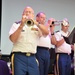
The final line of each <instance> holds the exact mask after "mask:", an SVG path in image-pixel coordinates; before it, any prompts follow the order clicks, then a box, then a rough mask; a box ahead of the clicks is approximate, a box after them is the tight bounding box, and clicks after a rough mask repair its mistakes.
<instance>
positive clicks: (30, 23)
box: [26, 19, 34, 26]
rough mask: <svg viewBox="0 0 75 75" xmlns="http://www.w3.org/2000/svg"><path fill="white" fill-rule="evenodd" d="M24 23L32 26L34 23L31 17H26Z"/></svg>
mask: <svg viewBox="0 0 75 75" xmlns="http://www.w3.org/2000/svg"><path fill="white" fill-rule="evenodd" d="M26 25H27V26H33V25H34V21H33V20H32V19H27V20H26Z"/></svg>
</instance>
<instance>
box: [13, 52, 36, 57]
mask: <svg viewBox="0 0 75 75" xmlns="http://www.w3.org/2000/svg"><path fill="white" fill-rule="evenodd" d="M13 53H16V54H21V55H25V56H34V55H35V54H33V53H29V52H27V53H22V52H13Z"/></svg>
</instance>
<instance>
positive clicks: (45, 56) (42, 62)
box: [36, 47, 50, 75]
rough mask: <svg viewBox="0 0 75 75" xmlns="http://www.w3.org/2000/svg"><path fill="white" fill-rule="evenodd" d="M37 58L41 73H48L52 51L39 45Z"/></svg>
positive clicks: (43, 74) (44, 74) (41, 74)
mask: <svg viewBox="0 0 75 75" xmlns="http://www.w3.org/2000/svg"><path fill="white" fill-rule="evenodd" d="M36 58H37V60H38V62H39V71H40V75H48V70H49V65H50V53H49V50H48V48H43V47H42V48H41V47H37V53H36Z"/></svg>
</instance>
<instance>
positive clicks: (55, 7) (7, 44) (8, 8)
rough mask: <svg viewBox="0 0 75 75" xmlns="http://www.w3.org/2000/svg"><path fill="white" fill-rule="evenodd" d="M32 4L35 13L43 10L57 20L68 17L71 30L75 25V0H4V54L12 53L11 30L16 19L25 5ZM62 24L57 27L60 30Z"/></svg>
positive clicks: (2, 48)
mask: <svg viewBox="0 0 75 75" xmlns="http://www.w3.org/2000/svg"><path fill="white" fill-rule="evenodd" d="M26 6H31V7H32V8H33V9H34V11H35V15H36V14H37V13H38V12H40V11H42V12H45V13H46V15H47V20H48V18H50V17H53V18H55V19H56V20H62V19H63V18H65V17H66V18H68V20H69V22H70V30H72V28H73V27H74V25H75V8H74V7H75V0H2V15H1V17H2V18H1V20H2V21H1V22H2V23H1V50H2V53H3V54H10V53H11V50H12V43H11V41H10V40H9V37H8V36H9V30H10V27H11V26H12V24H13V23H14V22H15V21H18V20H20V19H21V17H22V11H23V9H24V7H26ZM59 28H60V26H57V27H56V30H59Z"/></svg>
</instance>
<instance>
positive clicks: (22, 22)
mask: <svg viewBox="0 0 75 75" xmlns="http://www.w3.org/2000/svg"><path fill="white" fill-rule="evenodd" d="M25 21H26V19H25V18H24V17H22V20H21V24H20V26H19V27H18V29H17V30H16V31H15V32H14V33H13V34H11V35H10V36H9V38H10V40H11V41H12V42H13V43H15V42H16V41H17V39H18V37H19V35H20V33H21V31H22V29H23V26H24V24H25Z"/></svg>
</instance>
